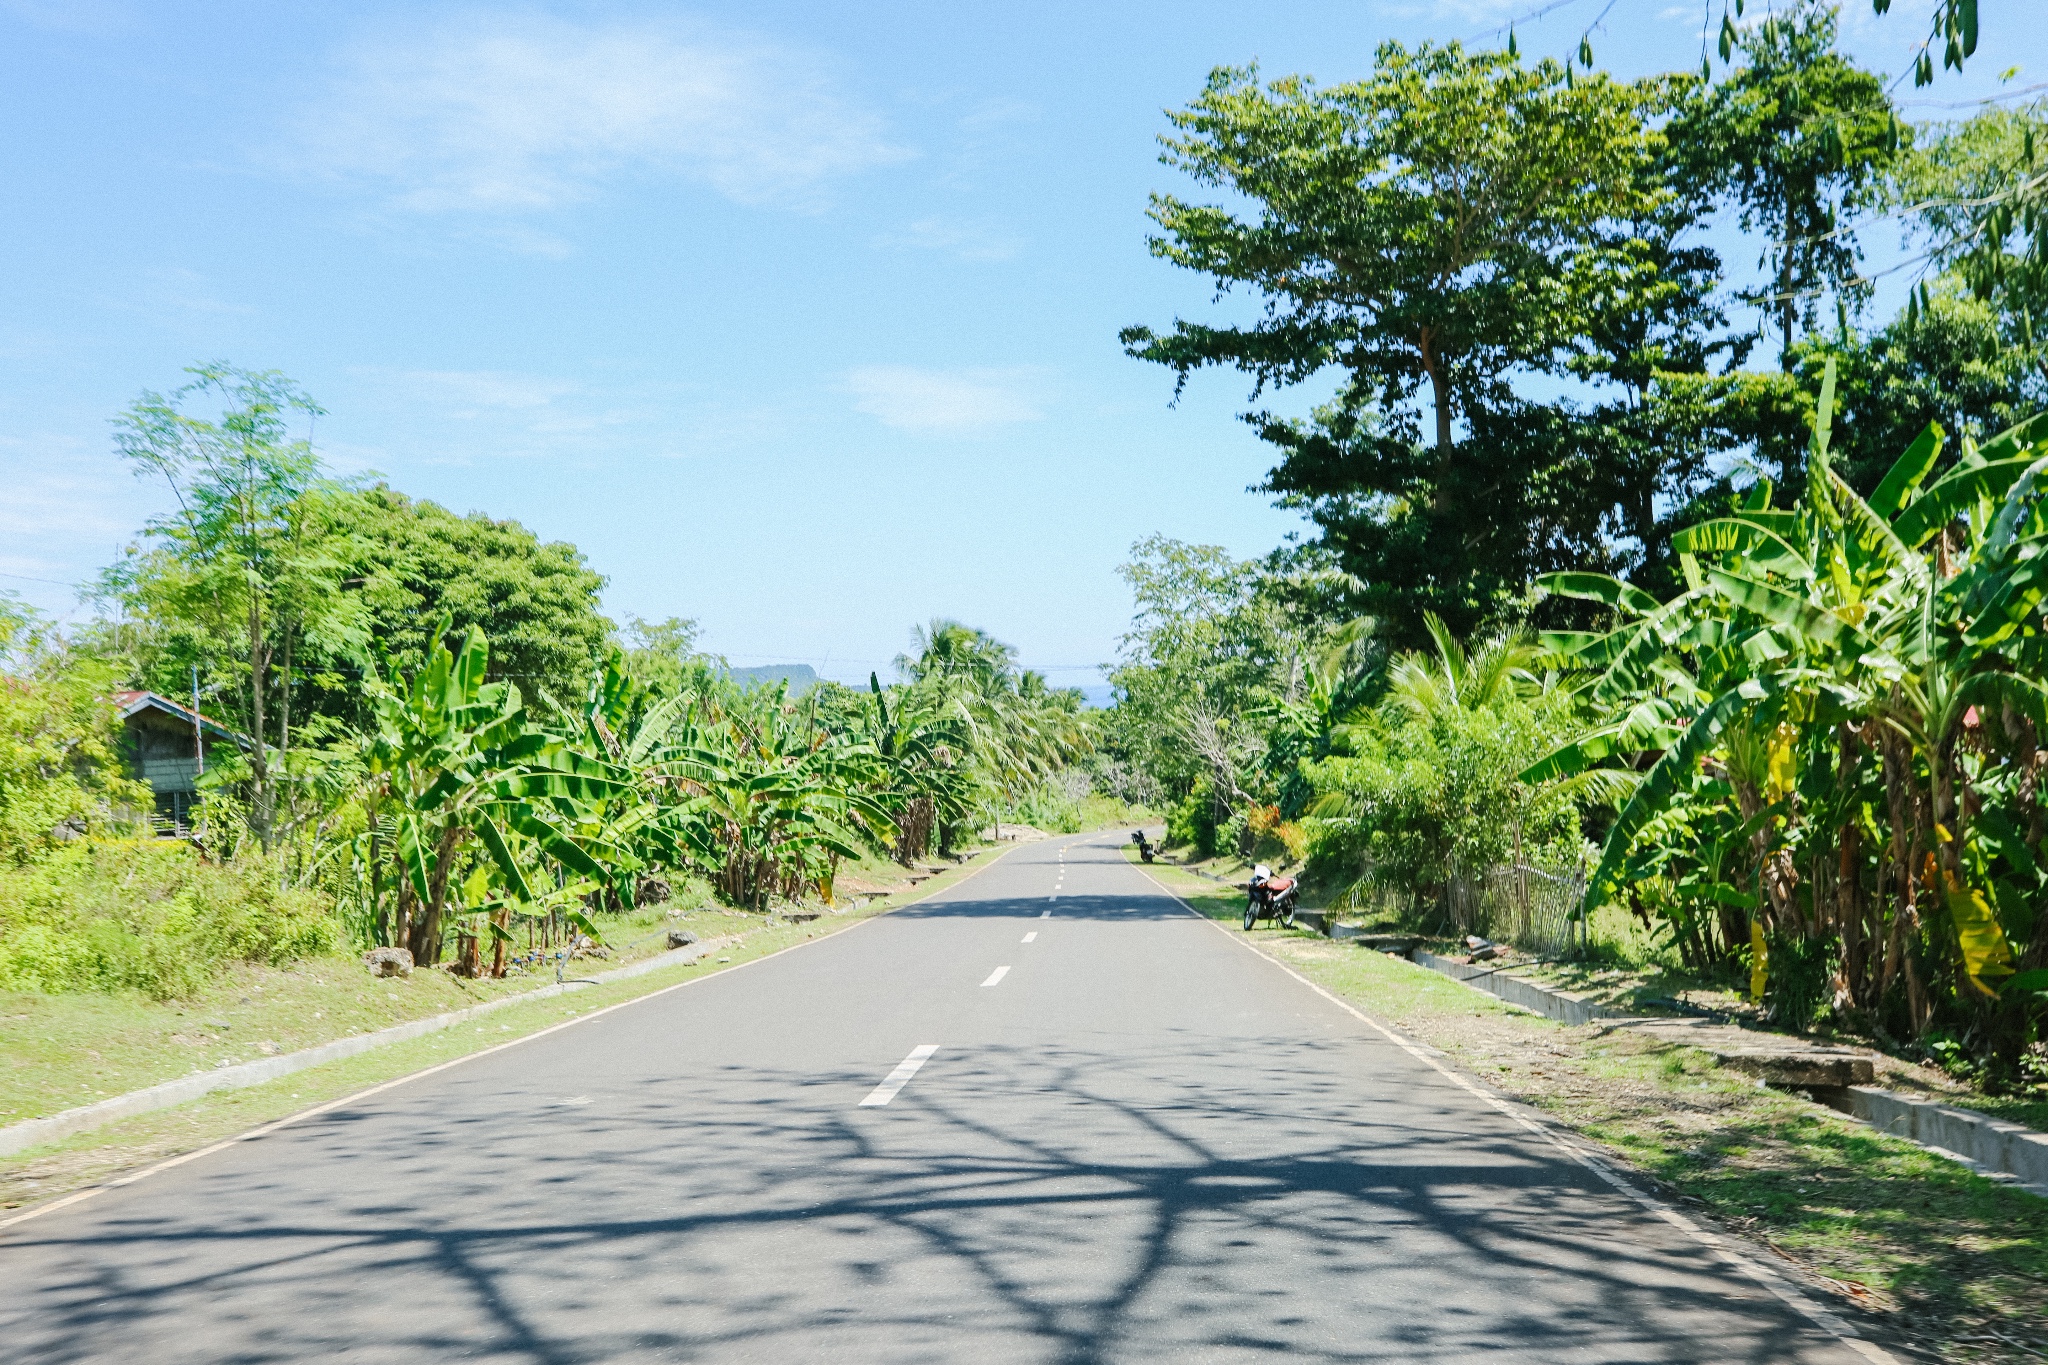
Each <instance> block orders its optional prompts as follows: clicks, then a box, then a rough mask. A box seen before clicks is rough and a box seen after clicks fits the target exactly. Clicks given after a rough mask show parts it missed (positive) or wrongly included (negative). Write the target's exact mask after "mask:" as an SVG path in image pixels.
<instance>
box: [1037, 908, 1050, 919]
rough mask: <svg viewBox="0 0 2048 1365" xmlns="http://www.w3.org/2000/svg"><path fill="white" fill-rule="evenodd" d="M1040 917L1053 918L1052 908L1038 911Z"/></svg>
mask: <svg viewBox="0 0 2048 1365" xmlns="http://www.w3.org/2000/svg"><path fill="white" fill-rule="evenodd" d="M1038 917H1039V918H1040V919H1051V918H1052V911H1050V910H1041V911H1039V912H1038Z"/></svg>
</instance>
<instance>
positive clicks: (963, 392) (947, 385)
mask: <svg viewBox="0 0 2048 1365" xmlns="http://www.w3.org/2000/svg"><path fill="white" fill-rule="evenodd" d="M1035 377H1036V376H1035V372H1034V371H1031V370H1026V369H966V370H931V369H921V368H919V367H917V366H914V365H863V366H860V367H859V368H857V369H853V370H849V371H848V372H847V375H846V379H845V381H844V384H843V385H842V387H843V388H844V389H845V390H846V391H847V392H849V393H851V394H852V395H853V399H854V401H853V406H854V409H855V411H858V412H864V413H866V414H868V415H869V416H870V417H873V418H876V419H877V420H879V421H880V422H881V423H882V425H884V426H888V427H894V428H896V429H897V430H898V431H926V432H969V431H983V430H987V429H989V428H991V427H999V426H1008V425H1010V424H1011V423H1014V422H1032V421H1036V420H1038V419H1039V418H1040V417H1043V416H1044V415H1045V414H1044V412H1043V411H1042V410H1041V408H1040V406H1039V403H1038V401H1037V398H1036V396H1035V394H1034V392H1033V390H1034V389H1035V388H1036V387H1037V386H1036V384H1035V382H1034V380H1035Z"/></svg>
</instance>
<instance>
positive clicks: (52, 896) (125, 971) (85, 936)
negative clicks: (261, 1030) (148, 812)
mask: <svg viewBox="0 0 2048 1365" xmlns="http://www.w3.org/2000/svg"><path fill="white" fill-rule="evenodd" d="M282 881H283V878H282V876H281V874H280V869H279V867H278V866H277V864H276V863H275V862H274V861H272V860H269V859H265V858H261V857H255V856H251V857H247V858H242V859H238V860H236V861H234V862H232V863H229V864H227V865H224V866H223V865H219V864H213V863H207V862H204V861H202V860H201V859H200V857H199V855H198V854H197V853H196V852H194V851H193V850H192V849H191V848H189V847H187V846H185V845H182V844H173V843H168V842H163V841H157V840H132V841H122V842H86V843H80V844H77V845H73V846H71V847H68V848H64V849H61V850H59V851H58V852H56V853H54V854H52V855H50V856H49V857H47V858H44V859H41V860H39V861H37V862H34V863H30V864H28V865H26V866H21V867H13V868H4V869H0V989H8V990H23V991H41V992H45V993H51V994H55V993H60V992H66V991H114V990H123V989H132V990H139V991H142V992H144V993H145V994H148V995H151V996H154V997H156V998H157V999H168V998H170V997H172V996H178V995H189V994H191V993H192V992H193V991H196V990H198V989H199V988H200V987H201V986H203V985H204V984H205V983H206V981H207V980H208V979H209V978H211V977H212V976H214V975H216V974H217V973H219V972H220V971H221V970H222V969H223V968H225V967H226V966H228V965H229V964H230V963H235V962H261V963H267V964H270V965H272V966H281V965H283V964H284V963H287V962H291V961H294V960H296V959H298V958H303V957H310V956H313V955H316V954H320V953H328V952H332V951H334V948H335V945H336V943H337V941H338V938H339V932H338V925H337V923H336V921H335V918H334V916H333V914H332V913H331V909H330V906H329V904H328V902H327V900H326V898H325V897H323V896H321V895H320V894H318V893H316V892H312V891H306V890H299V889H289V888H284V887H283V886H282Z"/></svg>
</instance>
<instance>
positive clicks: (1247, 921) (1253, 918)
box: [1244, 901, 1259, 933]
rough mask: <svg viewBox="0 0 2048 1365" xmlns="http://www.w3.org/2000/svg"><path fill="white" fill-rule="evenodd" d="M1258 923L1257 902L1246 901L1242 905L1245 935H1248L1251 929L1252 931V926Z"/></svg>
mask: <svg viewBox="0 0 2048 1365" xmlns="http://www.w3.org/2000/svg"><path fill="white" fill-rule="evenodd" d="M1258 922H1259V903H1258V902H1257V901H1246V902H1245V903H1244V927H1245V932H1246V933H1250V932H1251V929H1252V926H1254V925H1256V924H1257V923H1258Z"/></svg>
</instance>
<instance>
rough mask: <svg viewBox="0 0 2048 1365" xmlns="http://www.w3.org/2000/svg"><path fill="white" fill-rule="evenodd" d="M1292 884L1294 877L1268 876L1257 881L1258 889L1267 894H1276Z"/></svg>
mask: <svg viewBox="0 0 2048 1365" xmlns="http://www.w3.org/2000/svg"><path fill="white" fill-rule="evenodd" d="M1293 885H1294V878H1292V877H1268V878H1266V880H1264V881H1262V882H1260V883H1259V889H1260V890H1262V891H1264V892H1266V893H1267V894H1268V895H1272V896H1277V895H1279V894H1280V893H1281V892H1282V891H1285V890H1287V888H1289V887H1291V886H1293Z"/></svg>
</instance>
